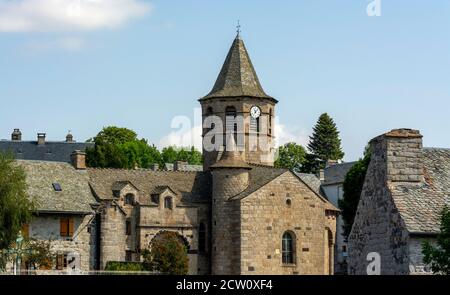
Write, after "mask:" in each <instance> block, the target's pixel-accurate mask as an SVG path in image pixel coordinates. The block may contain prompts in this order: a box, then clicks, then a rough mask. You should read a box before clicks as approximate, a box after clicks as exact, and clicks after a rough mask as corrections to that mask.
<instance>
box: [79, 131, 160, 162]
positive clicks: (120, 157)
mask: <svg viewBox="0 0 450 295" xmlns="http://www.w3.org/2000/svg"><path fill="white" fill-rule="evenodd" d="M89 141H93V142H94V143H95V146H94V148H88V149H87V150H86V154H87V164H88V165H89V166H90V167H102V168H125V169H134V168H136V167H138V168H148V167H150V165H151V164H155V163H159V162H160V161H161V155H160V153H159V151H158V149H157V148H156V147H155V146H150V145H149V144H148V143H147V141H146V140H145V139H138V138H137V134H136V132H134V131H133V130H130V129H127V128H119V127H115V126H109V127H105V128H103V130H101V131H100V132H99V133H98V134H97V136H96V137H94V138H93V139H90V140H89Z"/></svg>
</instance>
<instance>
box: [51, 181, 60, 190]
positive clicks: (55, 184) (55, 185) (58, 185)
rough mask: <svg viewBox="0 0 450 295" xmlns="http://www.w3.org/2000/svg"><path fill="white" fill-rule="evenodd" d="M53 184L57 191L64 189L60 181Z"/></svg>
mask: <svg viewBox="0 0 450 295" xmlns="http://www.w3.org/2000/svg"><path fill="white" fill-rule="evenodd" d="M52 185H53V189H54V190H55V192H60V191H62V188H61V185H60V184H59V183H58V182H54V183H52Z"/></svg>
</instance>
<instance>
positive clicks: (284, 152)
mask: <svg viewBox="0 0 450 295" xmlns="http://www.w3.org/2000/svg"><path fill="white" fill-rule="evenodd" d="M305 156H306V150H305V148H304V147H303V146H301V145H299V144H296V143H292V142H291V143H287V144H285V145H283V146H280V147H279V149H278V158H277V160H276V161H275V167H277V168H285V169H289V170H292V171H295V172H300V171H301V169H302V166H303V164H304V162H305Z"/></svg>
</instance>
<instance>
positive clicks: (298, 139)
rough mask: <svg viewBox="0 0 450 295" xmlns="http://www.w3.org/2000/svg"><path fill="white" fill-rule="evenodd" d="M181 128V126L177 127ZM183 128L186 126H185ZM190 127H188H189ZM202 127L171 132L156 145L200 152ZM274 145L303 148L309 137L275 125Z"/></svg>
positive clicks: (297, 130)
mask: <svg viewBox="0 0 450 295" xmlns="http://www.w3.org/2000/svg"><path fill="white" fill-rule="evenodd" d="M177 126H181V125H177ZM184 126H188V125H187V124H186V125H184ZM189 126H190V125H189ZM201 134H202V126H201V125H197V126H194V127H192V128H180V129H179V130H177V131H172V132H170V133H169V134H167V135H166V136H164V137H163V138H162V139H161V140H160V141H159V143H158V147H159V148H163V147H166V146H178V147H190V146H195V148H196V149H198V150H200V151H201V150H202V137H201ZM275 136H276V139H275V145H276V146H277V147H278V146H280V145H283V144H286V143H289V142H295V143H297V144H301V145H303V146H304V147H306V146H307V144H308V141H309V137H308V134H307V132H306V131H305V130H304V129H302V128H299V127H287V126H286V125H283V124H276V125H275Z"/></svg>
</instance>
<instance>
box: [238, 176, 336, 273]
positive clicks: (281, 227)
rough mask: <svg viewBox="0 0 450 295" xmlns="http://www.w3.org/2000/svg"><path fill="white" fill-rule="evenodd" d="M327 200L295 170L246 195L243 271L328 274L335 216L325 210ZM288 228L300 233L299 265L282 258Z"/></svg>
mask: <svg viewBox="0 0 450 295" xmlns="http://www.w3.org/2000/svg"><path fill="white" fill-rule="evenodd" d="M287 199H290V200H291V205H290V206H288V205H287V204H286V200H287ZM324 205H325V202H324V201H323V200H321V199H320V198H319V197H318V196H317V195H316V194H315V193H314V192H312V191H311V190H310V189H309V188H308V187H307V186H306V185H304V184H303V183H302V182H301V181H300V180H299V179H298V178H297V177H296V176H295V175H293V174H292V173H291V172H286V173H285V174H283V175H281V176H280V177H278V178H276V179H275V180H273V181H271V182H270V183H268V184H267V185H265V186H264V187H262V188H261V189H259V190H258V191H256V192H255V193H253V194H251V195H250V196H248V197H246V198H244V199H243V200H242V201H241V208H240V212H241V213H240V214H241V216H240V218H241V245H240V247H241V274H263V275H269V274H278V275H292V274H318V275H323V274H329V272H330V268H329V266H330V264H329V262H330V259H331V264H332V262H333V251H332V250H331V253H330V252H329V250H330V249H329V245H328V229H330V230H331V233H332V235H333V239H334V237H335V233H336V216H335V215H334V216H326V213H325V208H324ZM286 231H290V232H292V233H294V234H295V236H296V241H295V246H296V264H295V265H283V264H282V258H281V250H282V246H281V243H282V242H281V240H282V236H283V233H284V232H286ZM331 248H333V245H331ZM331 272H332V268H331Z"/></svg>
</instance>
